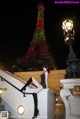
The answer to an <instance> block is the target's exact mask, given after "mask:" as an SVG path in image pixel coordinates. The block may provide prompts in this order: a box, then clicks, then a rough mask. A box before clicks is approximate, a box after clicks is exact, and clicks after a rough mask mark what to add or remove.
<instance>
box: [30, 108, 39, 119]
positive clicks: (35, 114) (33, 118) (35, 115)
mask: <svg viewBox="0 0 80 119" xmlns="http://www.w3.org/2000/svg"><path fill="white" fill-rule="evenodd" d="M38 115H39V110H38V109H36V111H35V112H34V116H33V117H32V119H35V118H36V117H37V116H38Z"/></svg>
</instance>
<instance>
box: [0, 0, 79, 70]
mask: <svg viewBox="0 0 80 119" xmlns="http://www.w3.org/2000/svg"><path fill="white" fill-rule="evenodd" d="M39 2H40V0H31V1H30V0H27V1H26V2H22V1H21V2H19V3H17V2H12V1H11V2H9V3H8V2H5V3H4V2H3V3H1V7H0V57H1V58H3V59H6V58H7V59H16V58H18V57H23V56H24V55H25V53H26V51H27V49H28V47H29V45H30V41H31V40H32V38H33V34H34V30H35V25H36V20H37V5H38V3H39ZM43 3H44V6H45V15H44V20H45V35H46V41H47V43H48V46H49V51H50V52H51V53H52V55H53V57H54V59H55V61H56V65H57V67H58V69H64V68H65V67H66V60H67V57H68V53H69V48H68V46H67V45H66V44H65V43H64V36H63V31H62V21H63V19H65V18H67V17H69V18H71V19H72V20H73V21H74V28H75V32H76V34H75V39H76V40H75V44H74V45H73V48H74V51H75V52H76V55H77V58H80V4H79V5H76V4H75V5H59V4H54V1H53V0H44V1H43Z"/></svg>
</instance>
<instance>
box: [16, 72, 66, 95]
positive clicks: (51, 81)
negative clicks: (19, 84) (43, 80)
mask: <svg viewBox="0 0 80 119" xmlns="http://www.w3.org/2000/svg"><path fill="white" fill-rule="evenodd" d="M42 72H43V71H33V72H15V73H14V74H15V75H16V76H18V77H20V78H22V79H23V80H24V81H27V80H28V79H29V78H30V77H34V78H35V79H36V80H37V81H39V82H40V75H41V74H42ZM65 74H66V71H65V70H51V71H50V74H49V76H48V86H49V88H50V89H52V90H54V91H56V92H57V93H58V92H59V91H60V88H61V87H62V85H61V83H60V80H62V79H64V77H65Z"/></svg>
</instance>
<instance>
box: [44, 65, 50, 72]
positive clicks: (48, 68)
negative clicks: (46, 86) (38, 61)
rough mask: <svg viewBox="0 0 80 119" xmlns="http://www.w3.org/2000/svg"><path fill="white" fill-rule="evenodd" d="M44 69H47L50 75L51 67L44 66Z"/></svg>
mask: <svg viewBox="0 0 80 119" xmlns="http://www.w3.org/2000/svg"><path fill="white" fill-rule="evenodd" d="M43 67H45V68H46V69H47V72H48V73H50V68H49V66H47V65H43Z"/></svg>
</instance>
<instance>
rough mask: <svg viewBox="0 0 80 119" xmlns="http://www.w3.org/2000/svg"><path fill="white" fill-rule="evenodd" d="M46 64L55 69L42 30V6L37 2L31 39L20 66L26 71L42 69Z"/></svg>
mask: <svg viewBox="0 0 80 119" xmlns="http://www.w3.org/2000/svg"><path fill="white" fill-rule="evenodd" d="M43 65H47V66H48V67H50V69H55V67H56V66H55V63H54V58H53V56H52V54H51V53H50V52H49V47H48V44H47V42H46V37H45V30H44V6H43V4H42V3H39V4H38V16H37V23H36V28H35V32H34V35H33V39H32V41H31V42H30V46H29V48H28V50H27V52H26V53H25V56H24V58H23V60H22V63H21V66H22V67H23V69H24V70H26V71H36V70H42V66H43Z"/></svg>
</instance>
